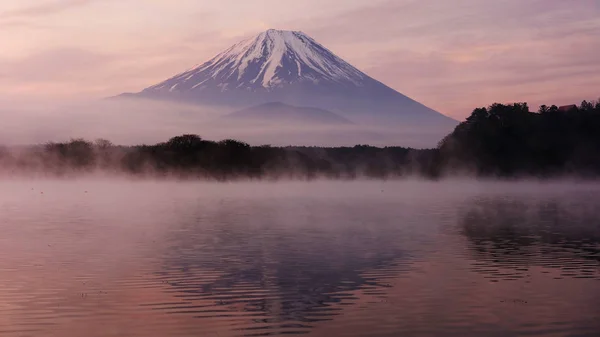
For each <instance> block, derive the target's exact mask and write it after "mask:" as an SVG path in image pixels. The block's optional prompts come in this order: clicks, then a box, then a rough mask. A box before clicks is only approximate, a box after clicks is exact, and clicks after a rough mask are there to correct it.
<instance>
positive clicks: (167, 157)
mask: <svg viewBox="0 0 600 337" xmlns="http://www.w3.org/2000/svg"><path fill="white" fill-rule="evenodd" d="M599 153H600V100H599V101H596V102H587V101H583V102H582V103H581V104H580V105H579V106H576V105H573V106H567V107H560V108H559V107H557V106H554V105H553V106H545V105H542V106H541V107H540V108H539V110H538V111H530V109H529V107H528V105H527V104H526V103H515V104H508V105H505V104H498V103H496V104H492V105H491V106H489V107H485V108H477V109H475V110H474V111H473V112H472V114H471V115H470V116H469V117H468V118H467V119H466V120H465V121H464V122H462V123H460V124H459V125H458V126H457V127H456V128H455V130H454V131H453V132H452V133H450V134H449V135H448V136H446V137H445V138H444V139H443V140H441V141H440V143H439V146H438V147H437V148H435V149H410V148H404V147H384V148H379V147H373V146H369V145H356V146H354V147H337V148H328V147H293V146H290V147H272V146H269V145H264V146H250V145H249V144H247V143H244V142H242V141H239V140H233V139H228V140H223V141H219V142H215V141H211V140H205V139H202V138H201V137H200V136H198V135H193V134H186V135H180V136H176V137H173V138H171V139H169V140H168V141H166V142H163V143H159V144H154V145H138V146H120V145H115V144H113V143H111V142H110V141H108V140H104V139H99V140H96V141H93V142H92V141H88V140H84V139H72V140H70V141H68V142H62V143H54V142H51V143H47V144H40V145H32V146H22V147H0V173H2V174H3V175H5V176H6V175H9V176H21V175H30V176H57V177H71V176H78V175H82V174H90V173H103V174H119V175H127V176H139V177H153V178H157V177H165V178H180V179H196V178H201V179H211V180H230V179H265V178H266V179H288V178H291V179H314V178H333V179H354V178H358V177H364V178H376V179H391V178H400V177H408V176H411V177H414V176H418V177H424V178H429V179H438V178H442V177H448V176H457V175H469V176H477V177H501V178H512V177H541V178H551V177H561V176H578V177H587V178H594V177H597V176H598V175H600V155H599Z"/></svg>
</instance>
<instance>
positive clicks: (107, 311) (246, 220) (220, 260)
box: [0, 179, 600, 336]
mask: <svg viewBox="0 0 600 337" xmlns="http://www.w3.org/2000/svg"><path fill="white" fill-rule="evenodd" d="M0 188H1V191H2V192H1V193H0V230H1V231H2V233H3V235H2V236H0V255H1V256H2V257H3V258H2V259H0V284H1V285H2V286H0V334H2V335H6V336H82V335H85V336H190V335H194V336H200V335H201V336H263V335H280V334H284V333H291V334H296V333H301V334H307V335H310V336H326V335H327V336H336V335H345V336H346V335H348V336H365V335H368V336H398V335H428V336H430V335H435V336H466V335H479V336H515V335H539V336H557V335H560V336H564V335H577V336H595V335H597V332H598V331H600V325H599V323H598V321H597V313H598V303H600V293H599V292H598V289H599V287H598V286H599V285H600V264H599V263H600V223H599V222H598V220H597V219H599V218H600V217H599V215H600V214H598V206H599V201H598V200H600V199H599V198H598V197H599V196H600V185H596V184H589V183H587V184H575V183H566V182H564V183H558V182H557V183H546V184H542V183H533V182H520V183H500V182H475V181H447V182H438V183H434V182H419V181H403V182H390V181H388V182H383V181H354V182H330V181H316V182H312V183H300V182H277V183H267V182H261V183H258V182H254V183H223V184H218V183H200V182H198V183H189V182H188V183H174V182H153V181H138V182H133V181H127V180H118V179H111V180H101V179H96V180H91V179H80V180H65V181H56V180H11V181H7V180H3V181H0Z"/></svg>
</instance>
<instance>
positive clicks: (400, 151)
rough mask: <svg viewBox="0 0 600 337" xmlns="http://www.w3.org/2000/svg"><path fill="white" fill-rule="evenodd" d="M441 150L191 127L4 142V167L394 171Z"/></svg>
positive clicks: (213, 173)
mask: <svg viewBox="0 0 600 337" xmlns="http://www.w3.org/2000/svg"><path fill="white" fill-rule="evenodd" d="M436 152H437V151H436V150H414V149H409V148H402V147H385V148H378V147H373V146H368V145H357V146H354V147H339V148H325V147H291V146H290V147H272V146H268V145H264V146H250V145H248V144H247V143H244V142H241V141H237V140H233V139H227V140H223V141H220V142H215V141H210V140H205V139H202V138H201V137H200V136H198V135H193V134H185V135H181V136H176V137H173V138H171V139H169V140H168V141H166V142H163V143H158V144H155V145H139V146H120V145H114V144H112V143H111V142H110V141H107V140H103V139H100V140H97V141H95V142H91V141H87V140H84V139H72V140H71V141H69V142H63V143H48V144H44V145H36V146H31V147H25V148H21V149H14V148H11V149H9V148H6V147H5V148H0V167H1V169H0V170H1V171H3V172H4V173H5V174H17V175H19V174H33V175H51V176H65V177H66V176H73V175H80V174H85V173H93V172H103V173H115V174H126V175H134V176H150V177H176V178H206V179H215V180H227V179H236V178H244V179H247V178H250V179H254V178H256V179H262V178H274V179H277V178H300V179H313V178H337V179H352V178H356V177H359V176H363V177H371V178H393V177H400V176H405V175H414V174H425V173H426V172H428V171H431V170H432V169H433V164H434V162H435V155H436Z"/></svg>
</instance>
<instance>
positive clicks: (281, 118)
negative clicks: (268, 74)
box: [222, 102, 353, 125]
mask: <svg viewBox="0 0 600 337" xmlns="http://www.w3.org/2000/svg"><path fill="white" fill-rule="evenodd" d="M222 119H225V120H230V121H237V122H255V123H272V124H288V123H297V124H315V125H349V124H353V123H352V122H351V121H350V120H348V119H346V118H344V117H342V116H339V115H336V114H334V113H333V112H331V111H327V110H324V109H318V108H307V107H297V106H291V105H287V104H283V103H280V102H272V103H266V104H262V105H258V106H253V107H250V108H246V109H243V110H240V111H236V112H233V113H230V114H227V115H225V116H223V117H222Z"/></svg>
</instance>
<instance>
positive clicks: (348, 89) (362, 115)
mask: <svg viewBox="0 0 600 337" xmlns="http://www.w3.org/2000/svg"><path fill="white" fill-rule="evenodd" d="M132 95H133V96H135V97H143V98H151V99H161V100H162V99H165V100H176V101H186V102H193V103H198V104H203V105H217V106H226V107H229V108H234V109H242V108H246V107H249V106H256V105H260V104H265V103H268V102H282V103H285V104H288V105H295V106H305V107H314V108H320V109H325V110H329V111H331V112H333V113H336V114H339V115H341V116H344V117H347V118H349V119H351V120H352V121H354V122H356V123H360V124H364V125H381V126H385V127H394V128H397V127H406V128H408V129H411V128H412V129H414V128H415V127H418V128H423V132H425V133H427V132H428V131H427V130H425V129H432V130H433V129H435V130H436V131H434V133H435V137H438V139H436V140H435V141H437V140H439V139H440V138H441V137H442V136H444V135H445V134H447V133H448V132H450V131H451V130H452V128H454V126H455V125H456V124H457V122H456V121H455V120H453V119H451V118H449V117H447V116H444V115H442V114H440V113H438V112H436V111H434V110H432V109H430V108H428V107H426V106H424V105H423V104H421V103H419V102H417V101H415V100H413V99H411V98H409V97H407V96H405V95H402V94H401V93H399V92H397V91H395V90H393V89H392V88H390V87H388V86H386V85H384V84H383V83H381V82H379V81H377V80H375V79H373V78H371V77H369V76H368V75H366V74H365V73H363V72H361V71H360V70H358V69H357V68H355V67H354V66H352V65H351V64H349V63H348V62H346V61H344V60H343V59H341V58H340V57H338V56H336V55H335V54H334V53H332V52H331V51H330V50H328V49H327V48H325V47H324V46H322V45H321V44H319V43H318V42H316V41H315V40H314V39H312V38H311V37H309V36H308V35H306V34H304V33H302V32H292V31H279V30H268V31H265V32H262V33H260V34H258V35H257V36H255V37H253V38H251V39H248V40H245V41H242V42H240V43H238V44H236V45H234V46H232V47H230V48H229V49H227V50H225V51H224V52H222V53H220V54H219V55H217V56H216V57H214V58H213V59H211V60H209V61H208V62H206V63H203V64H200V65H198V66H195V67H193V68H191V69H189V70H187V71H185V72H183V73H181V74H178V75H176V76H174V77H172V78H170V79H167V80H166V81H163V82H161V83H158V84H156V85H154V86H151V87H149V88H147V89H144V90H143V91H142V92H140V93H137V94H132Z"/></svg>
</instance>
